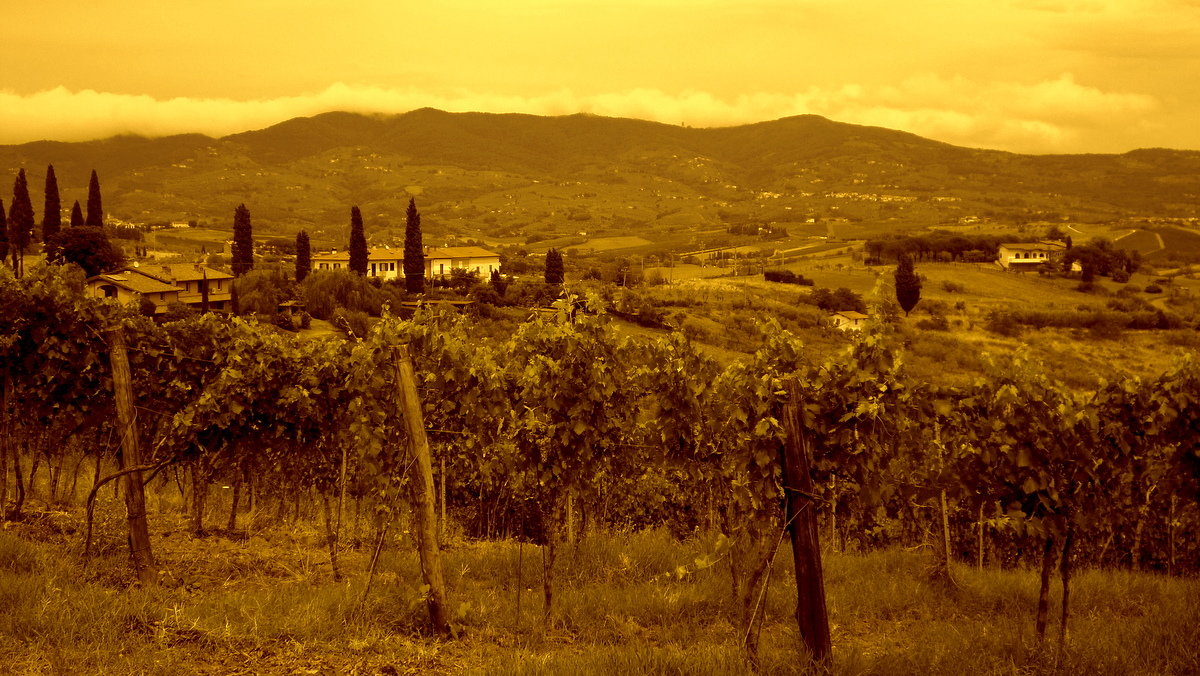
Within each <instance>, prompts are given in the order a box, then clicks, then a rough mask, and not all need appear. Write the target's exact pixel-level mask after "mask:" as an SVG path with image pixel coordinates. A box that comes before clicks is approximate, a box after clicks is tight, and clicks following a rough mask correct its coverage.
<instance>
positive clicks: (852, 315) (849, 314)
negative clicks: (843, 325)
mask: <svg viewBox="0 0 1200 676" xmlns="http://www.w3.org/2000/svg"><path fill="white" fill-rule="evenodd" d="M833 314H835V315H841V316H843V317H845V318H846V319H854V320H859V319H869V318H870V316H871V315H864V314H863V313H861V312H858V311H855V310H842V311H840V312H835V313H833Z"/></svg>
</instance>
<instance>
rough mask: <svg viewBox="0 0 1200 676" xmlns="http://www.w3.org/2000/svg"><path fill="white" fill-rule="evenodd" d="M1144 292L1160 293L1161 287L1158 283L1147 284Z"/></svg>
mask: <svg viewBox="0 0 1200 676" xmlns="http://www.w3.org/2000/svg"><path fill="white" fill-rule="evenodd" d="M1146 293H1162V287H1161V286H1159V285H1158V284H1147V285H1146Z"/></svg>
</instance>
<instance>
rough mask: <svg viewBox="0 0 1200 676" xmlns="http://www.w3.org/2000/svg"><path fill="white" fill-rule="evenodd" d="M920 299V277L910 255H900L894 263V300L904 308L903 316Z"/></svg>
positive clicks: (906, 314)
mask: <svg viewBox="0 0 1200 676" xmlns="http://www.w3.org/2000/svg"><path fill="white" fill-rule="evenodd" d="M920 300H921V278H920V277H918V276H917V273H916V271H915V270H914V269H913V261H912V257H911V256H908V255H903V256H900V259H899V262H898V263H896V302H897V303H899V304H900V309H902V310H904V316H905V317H907V316H908V313H909V312H912V309H913V308H915V307H916V306H917V303H918V302H919V301H920Z"/></svg>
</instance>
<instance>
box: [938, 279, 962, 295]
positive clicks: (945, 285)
mask: <svg viewBox="0 0 1200 676" xmlns="http://www.w3.org/2000/svg"><path fill="white" fill-rule="evenodd" d="M966 290H967V287H965V286H963V285H962V284H959V283H958V282H952V281H950V280H949V279H947V280H946V281H944V282H942V291H945V292H946V293H963V292H965V291H966Z"/></svg>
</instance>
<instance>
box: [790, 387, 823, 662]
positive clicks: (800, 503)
mask: <svg viewBox="0 0 1200 676" xmlns="http://www.w3.org/2000/svg"><path fill="white" fill-rule="evenodd" d="M788 392H789V393H790V394H789V397H788V402H787V404H785V405H784V407H783V426H784V431H785V432H786V437H785V439H784V443H783V445H782V446H781V448H780V449H779V454H780V460H781V464H782V465H783V489H784V495H785V499H784V502H785V505H786V517H787V524H788V531H789V533H790V534H791V539H792V561H793V563H794V564H795V573H796V624H797V625H798V626H799V628H800V636H801V637H802V638H803V639H804V644H805V646H806V647H807V648H808V651H809V653H811V655H812V658H813V661H815V662H817V663H819V664H824V665H828V664H829V663H830V661H831V659H832V654H833V644H832V641H831V640H830V636H829V612H828V610H827V608H826V605H825V577H824V573H823V572H822V570H821V546H820V541H819V539H818V535H817V509H816V505H815V504H814V502H813V499H812V495H813V484H812V476H811V474H810V469H809V468H810V463H811V460H810V457H811V453H812V451H811V448H810V444H811V440H810V439H809V437H808V435H807V434H806V433H805V431H804V429H803V427H802V425H801V422H800V398H799V392H800V387H799V385H798V383H796V382H795V381H792V382H791V383H789V384H788Z"/></svg>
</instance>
